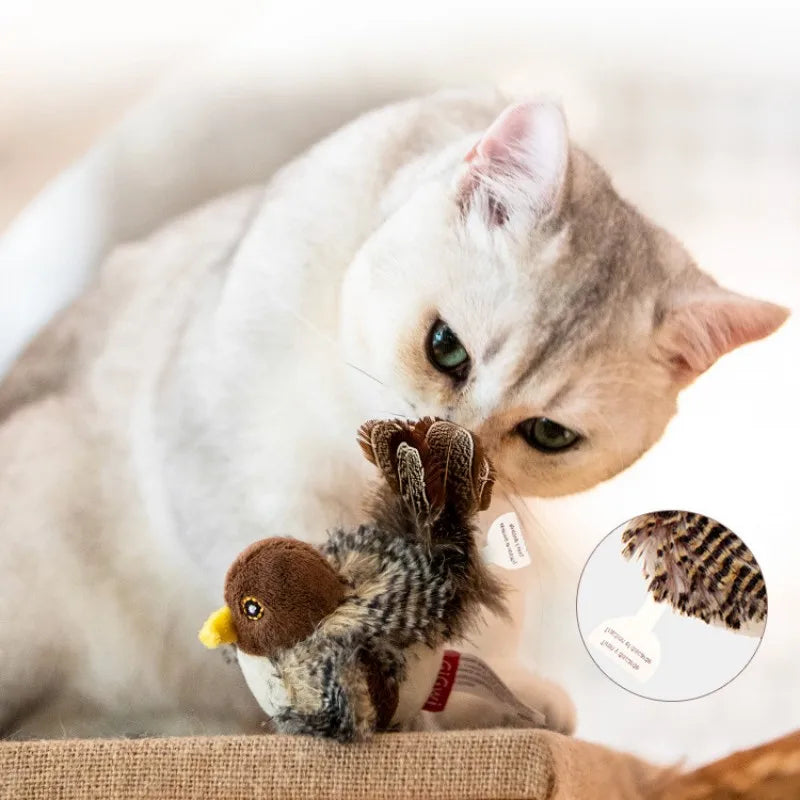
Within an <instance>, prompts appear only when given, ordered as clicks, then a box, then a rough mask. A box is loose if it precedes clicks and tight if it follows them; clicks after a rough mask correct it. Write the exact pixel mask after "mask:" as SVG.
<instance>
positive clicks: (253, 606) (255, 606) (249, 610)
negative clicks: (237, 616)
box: [242, 597, 264, 619]
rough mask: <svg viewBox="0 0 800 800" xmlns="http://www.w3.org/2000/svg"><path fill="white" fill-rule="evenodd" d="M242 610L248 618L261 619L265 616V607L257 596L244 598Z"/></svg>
mask: <svg viewBox="0 0 800 800" xmlns="http://www.w3.org/2000/svg"><path fill="white" fill-rule="evenodd" d="M242 611H243V612H244V615H245V616H246V617H247V618H248V619H261V617H263V616H264V607H263V606H262V605H261V603H260V602H259V601H258V600H256V598H255V597H243V598H242Z"/></svg>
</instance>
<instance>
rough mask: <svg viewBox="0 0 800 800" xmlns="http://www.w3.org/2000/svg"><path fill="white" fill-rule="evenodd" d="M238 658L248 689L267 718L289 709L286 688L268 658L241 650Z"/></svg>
mask: <svg viewBox="0 0 800 800" xmlns="http://www.w3.org/2000/svg"><path fill="white" fill-rule="evenodd" d="M238 658H239V666H240V667H241V668H242V674H243V675H244V679H245V681H247V686H248V688H249V689H250V691H251V692H252V693H253V697H255V699H256V700H257V701H258V704H259V705H260V706H261V708H263V709H264V712H265V713H266V714H267V715H268V716H270V717H274V716H275V715H276V714H278V713H280V712H281V711H283V710H284V709H286V708H288V707H289V695H288V694H287V693H286V687H285V686H284V685H283V681H282V680H281V679H280V677H279V676H278V673H277V671H276V669H275V665H274V664H273V663H272V661H271V660H270V659H269V658H266V657H265V656H253V655H250V654H249V653H245V652H243V651H242V650H239V651H238Z"/></svg>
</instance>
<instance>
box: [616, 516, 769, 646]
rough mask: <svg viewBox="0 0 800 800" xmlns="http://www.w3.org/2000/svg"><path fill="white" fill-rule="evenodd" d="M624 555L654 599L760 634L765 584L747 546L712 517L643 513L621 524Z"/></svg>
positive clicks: (713, 621) (683, 611) (708, 620)
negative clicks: (634, 561) (638, 565)
mask: <svg viewBox="0 0 800 800" xmlns="http://www.w3.org/2000/svg"><path fill="white" fill-rule="evenodd" d="M622 543H623V545H624V546H623V550H622V554H623V556H625V558H627V559H629V560H631V559H634V558H637V559H640V560H641V563H642V571H643V573H644V576H645V579H646V580H647V581H648V587H647V588H648V591H649V592H650V594H651V595H652V596H653V599H654V600H656V601H657V602H666V603H669V604H670V605H671V606H672V607H673V608H674V609H675V610H676V611H678V612H679V613H681V614H684V615H686V616H689V617H696V618H697V619H701V620H703V622H706V623H709V624H715V625H721V626H724V627H726V628H729V629H730V630H734V631H739V632H741V633H746V634H748V635H753V636H761V635H762V634H763V631H764V626H765V623H766V617H767V587H766V584H765V583H764V576H763V574H762V572H761V568H760V567H759V565H758V562H757V561H756V559H755V556H753V553H752V552H751V551H750V549H749V548H748V547H747V545H746V544H745V543H744V542H743V541H742V540H741V539H740V538H739V537H738V536H737V535H736V534H735V533H734V532H733V531H731V530H729V529H728V528H726V527H725V526H724V525H721V524H720V523H719V522H717V521H716V520H713V519H710V518H709V517H706V516H703V515H702V514H695V513H693V512H690V511H656V512H653V513H651V514H642V515H641V516H638V517H636V518H635V519H633V520H631V521H630V522H628V523H627V524H626V525H625V529H624V531H623V533H622Z"/></svg>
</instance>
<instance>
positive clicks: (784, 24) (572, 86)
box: [0, 0, 800, 761]
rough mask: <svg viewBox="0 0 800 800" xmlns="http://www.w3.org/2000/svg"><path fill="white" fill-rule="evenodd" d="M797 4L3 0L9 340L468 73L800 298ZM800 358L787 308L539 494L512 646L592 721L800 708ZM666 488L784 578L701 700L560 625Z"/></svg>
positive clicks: (698, 744) (759, 737)
mask: <svg viewBox="0 0 800 800" xmlns="http://www.w3.org/2000/svg"><path fill="white" fill-rule="evenodd" d="M795 14H796V12H795V11H794V10H793V9H792V8H791V7H788V6H779V5H773V6H770V5H768V4H764V3H761V4H754V3H750V4H741V5H736V4H724V5H723V4H722V3H705V4H703V3H681V2H672V3H669V4H666V3H645V2H639V3H617V4H603V5H602V7H600V6H596V5H594V4H591V5H590V4H577V3H565V2H557V3H556V2H550V3H527V4H525V6H524V7H523V6H522V5H521V4H520V5H519V6H518V5H515V4H508V3H504V2H493V3H491V4H490V3H489V2H488V0H485V2H483V3H481V4H475V3H473V4H470V3H463V2H462V3H455V2H450V1H449V0H447V2H443V1H442V0H427V2H419V1H418V0H410V1H408V2H402V3H393V4H378V3H374V2H372V3H368V2H364V1H363V0H362V1H360V2H354V1H353V0H339V1H338V2H336V3H328V4H322V3H319V4H309V3H304V2H291V3H280V4H278V3H274V4H265V3H256V2H252V0H228V2H226V3H225V4H222V3H212V2H210V0H192V1H191V2H190V1H189V0H137V2H136V3H133V2H115V3H109V2H107V1H106V2H100V1H99V0H72V2H70V3H69V4H67V3H64V2H63V0H2V2H0V236H2V233H3V230H4V229H5V230H8V231H9V232H10V234H11V235H10V236H9V237H7V239H6V242H5V251H4V250H3V241H2V239H0V312H2V313H0V346H5V349H6V351H7V352H8V353H11V352H12V351H14V350H15V349H18V346H19V345H20V344H21V342H22V340H23V339H24V338H26V337H28V336H30V335H32V333H33V332H34V329H35V327H36V325H38V324H41V322H43V321H44V320H45V318H46V315H47V314H49V313H52V311H54V310H55V309H56V308H58V307H60V306H61V305H63V303H64V302H66V300H68V299H69V297H71V296H74V293H75V292H76V291H77V290H78V289H79V288H80V285H82V284H83V283H85V281H86V280H88V279H89V275H90V273H91V269H92V268H93V267H94V265H96V262H97V261H98V260H99V258H100V257H101V256H102V254H103V252H105V251H106V250H107V249H108V247H110V246H111V245H112V244H113V243H114V242H115V241H118V240H120V239H126V238H130V237H132V236H138V235H140V234H143V233H146V232H147V231H148V230H150V229H151V228H152V227H154V226H155V225H157V224H158V223H159V222H161V221H162V220H164V219H166V218H167V217H169V216H170V215H171V214H173V213H175V212H178V211H181V210H183V209H185V208H188V207H190V206H191V205H193V204H195V203H197V202H200V201H202V200H203V199H205V198H207V197H209V196H211V195H213V194H215V193H218V192H221V191H223V190H225V189H228V188H232V187H234V186H237V185H240V184H243V183H247V182H251V181H255V180H260V179H263V178H264V177H266V176H267V175H268V174H269V173H270V172H271V171H272V170H273V169H274V168H275V167H276V166H278V165H279V164H280V163H283V161H285V160H286V159H287V158H289V157H291V156H292V155H293V154H294V153H296V152H297V151H298V150H299V149H301V148H302V147H304V146H305V145H306V144H308V143H310V142H311V141H313V140H314V139H316V138H318V137H319V136H321V135H323V134H324V133H325V132H326V131H327V130H330V129H332V128H333V127H336V126H338V125H339V124H341V123H342V122H344V121H345V120H347V119H348V118H350V117H351V116H353V115H354V114H355V113H357V112H359V111H360V110H363V109H365V108H368V107H370V106H371V105H377V104H379V103H381V102H384V101H386V100H388V99H391V98H393V97H398V96H403V95H406V94H411V93H419V92H422V91H427V90H430V89H434V88H438V87H440V86H452V85H465V84H471V83H496V84H499V85H501V86H502V87H504V88H506V89H508V90H510V91H513V92H517V93H520V94H528V95H537V94H545V95H548V96H551V97H556V98H560V99H561V100H562V102H563V104H564V107H565V110H566V113H567V117H568V119H569V122H570V126H571V130H572V135H573V138H574V140H575V141H576V142H577V143H579V144H580V145H582V146H584V147H585V149H587V150H588V151H589V152H590V153H592V154H593V155H594V156H595V157H596V158H597V159H598V160H599V161H600V163H601V164H603V166H604V167H606V169H607V170H608V171H609V172H610V174H611V175H612V178H613V180H614V182H615V184H616V185H617V187H618V189H619V190H620V192H621V193H622V194H623V195H625V196H627V197H628V198H629V199H631V200H632V201H634V202H635V203H636V204H637V205H638V206H639V207H640V208H641V209H642V210H643V211H645V212H646V213H647V214H648V215H650V216H652V217H653V218H654V219H656V220H657V221H658V222H659V223H660V224H662V225H664V226H665V227H666V228H668V229H669V230H670V231H672V232H673V233H675V234H677V235H678V236H679V237H680V238H681V239H683V241H684V242H685V243H686V244H687V246H688V248H689V249H690V251H691V252H692V253H693V254H694V255H695V257H696V258H697V260H698V262H699V264H700V265H701V266H702V267H703V268H704V269H706V270H707V271H708V272H710V273H711V274H712V275H714V276H715V277H716V278H718V279H719V280H720V281H721V282H724V283H725V284H726V285H728V286H729V287H730V288H733V289H736V290H738V291H740V292H743V293H748V294H753V295H756V296H759V297H763V298H765V299H771V300H774V301H777V302H781V303H783V304H785V305H788V306H789V307H791V308H793V309H794V310H795V315H796V314H797V313H798V312H799V311H800V277H799V275H800V270H798V264H797V260H798V253H800V225H799V224H798V223H800V180H799V179H800V48H798V45H797V40H796V39H797V36H796V33H797V30H798V24H797V19H796V18H795ZM77 159H81V160H80V161H79V162H77V163H78V166H77V167H73V168H71V170H70V172H68V173H66V174H65V175H64V176H63V177H61V178H58V180H57V181H56V183H55V184H54V183H51V181H52V179H53V178H54V177H55V176H57V175H58V174H59V173H60V172H61V170H63V169H65V168H67V167H69V166H70V165H71V164H74V163H76V160H77ZM45 187H47V188H45ZM43 189H44V192H43V193H42V190H43ZM34 198H38V199H37V200H36V201H35V203H34V205H33V206H29V207H28V210H27V211H26V212H25V213H24V214H22V215H21V216H18V215H20V214H21V212H22V210H23V209H24V208H25V207H26V206H27V204H28V203H30V202H31V201H32V200H33V199H34ZM84 212H85V213H84ZM106 216H108V220H106ZM13 220H16V222H14V223H13V224H12V221H13ZM98 220H106V221H105V222H104V225H105V227H103V226H102V225H100V224H99V222H98ZM64 276H66V277H64ZM62 278H63V282H62V283H60V281H62ZM3 293H5V296H6V299H7V302H6V303H5V305H3V303H2V297H1V296H2V294H3ZM12 296H13V302H12V299H11V298H12ZM39 297H41V298H45V300H44V301H42V303H40V304H39V305H37V304H36V298H39ZM14 315H16V317H14ZM12 317H14V319H15V320H16V321H15V323H14V324H15V326H16V327H13V330H12V326H10V325H6V322H7V321H8V320H10V319H12ZM4 325H5V326H6V327H5V328H4ZM4 337H5V338H4ZM0 356H2V354H1V353H0ZM799 356H800V336H799V335H798V323H797V320H796V319H795V318H793V319H791V320H790V321H789V323H787V325H785V326H784V327H783V328H782V329H781V330H780V331H779V332H778V333H777V334H776V335H775V336H774V337H771V338H770V339H768V340H766V341H764V342H762V343H758V344H754V345H752V346H749V347H747V348H744V349H742V350H741V351H740V352H737V353H735V354H733V355H731V356H728V357H726V358H725V359H724V360H723V361H722V362H721V363H720V364H719V365H717V366H716V367H715V368H714V369H713V370H711V372H710V373H709V374H708V375H705V376H703V377H702V378H701V379H700V380H698V381H697V383H696V384H695V385H694V386H692V387H691V388H690V389H689V390H687V392H686V393H685V395H684V397H683V400H682V408H681V412H680V414H679V416H678V418H677V419H676V420H675V422H674V423H673V424H672V425H671V426H670V428H669V430H668V432H667V434H666V436H665V437H664V439H663V440H662V441H661V442H660V443H659V444H658V445H657V446H656V447H655V448H654V449H653V450H652V451H651V452H650V453H648V454H647V455H646V456H645V458H643V459H642V460H641V461H640V462H639V463H638V464H636V465H635V466H634V467H633V468H631V469H630V470H628V471H626V472H625V473H624V474H623V475H621V476H619V477H618V478H616V479H614V480H612V481H610V482H608V483H606V484H604V485H602V486H600V487H598V488H597V489H596V490H593V491H591V492H587V493H584V494H583V495H580V496H577V497H573V498H564V499H560V500H553V501H547V502H541V501H539V502H535V503H533V504H532V505H531V511H532V513H533V515H534V517H535V519H536V522H535V523H534V524H533V527H534V528H535V529H536V532H535V535H536V537H538V538H539V539H540V540H542V541H543V542H547V543H548V544H549V545H550V546H551V547H552V548H553V549H554V550H556V551H558V553H559V559H560V561H561V564H562V567H563V575H562V576H561V577H560V581H559V582H556V581H554V580H552V579H551V578H550V577H548V576H547V575H545V574H544V572H543V571H540V572H538V573H537V581H538V591H537V592H532V593H531V599H530V602H529V605H530V606H532V607H533V611H532V616H531V619H530V620H529V621H528V622H529V624H528V637H527V640H526V644H525V646H524V647H523V656H524V657H525V659H526V662H527V663H528V664H529V665H531V666H533V667H535V668H537V669H540V670H541V671H543V672H544V673H545V674H548V675H549V676H550V677H553V678H555V679H556V680H561V681H563V682H564V683H566V684H567V686H568V688H569V689H570V691H571V692H572V693H573V695H574V696H575V698H576V701H577V703H578V709H579V720H580V722H579V733H581V734H582V735H584V736H587V737H589V738H593V739H598V740H601V741H604V742H606V743H608V744H611V745H617V746H619V747H624V748H626V749H635V750H637V751H638V752H641V753H643V754H644V755H648V756H650V757H653V758H676V757H679V756H689V758H690V760H692V761H701V760H704V759H706V758H712V757H715V756H719V755H722V754H724V753H726V752H729V751H730V750H731V749H732V748H734V747H742V746H747V745H750V744H755V743H757V742H760V741H763V740H765V739H766V738H768V737H770V736H775V735H778V734H779V733H782V732H784V731H785V730H788V729H789V727H794V726H796V724H797V722H798V720H800V690H799V689H798V685H797V681H798V679H797V674H798V661H797V659H798V658H799V657H800V656H799V655H798V649H799V648H798V635H797V633H796V631H797V626H796V608H797V606H798V603H800V597H798V590H797V588H796V587H797V581H796V577H795V575H796V569H795V566H796V564H797V563H800V536H798V533H799V532H800V531H798V527H800V526H799V525H798V521H797V512H796V503H795V500H794V495H795V493H796V491H797V476H798V470H797V466H796V458H797V453H798V451H800V422H798V414H797V409H798V407H800V370H798V363H800V362H799V360H798V357H799ZM2 369H3V363H2V358H0V371H2ZM656 508H686V509H691V510H695V511H700V512H703V513H706V514H708V515H710V516H712V517H714V518H716V519H718V520H720V521H721V522H723V523H724V524H726V525H727V526H729V527H731V528H733V529H734V530H735V531H736V532H737V533H739V535H740V536H742V537H743V538H744V539H745V540H746V542H747V543H748V545H749V546H750V547H751V549H752V550H753V551H754V553H755V555H756V557H757V558H758V560H759V562H760V563H761V565H762V568H763V569H764V572H765V575H766V576H767V583H768V587H769V592H770V594H769V597H770V617H769V625H768V628H767V634H766V636H765V639H764V644H763V646H762V648H761V651H760V652H759V654H758V655H757V656H756V658H755V660H754V662H753V664H752V665H751V666H750V667H749V668H748V669H747V670H746V671H745V672H744V673H743V675H742V676H741V677H740V678H738V679H737V680H736V681H734V683H733V684H731V686H730V687H728V688H726V689H725V690H723V691H721V692H718V693H717V694H715V695H712V696H710V697H709V698H704V699H703V700H699V701H696V702H694V703H692V704H659V703H652V702H649V701H644V700H641V699H639V698H636V697H633V696H631V695H628V694H627V693H625V692H623V691H622V690H620V689H618V687H615V686H612V685H611V684H610V683H609V682H608V681H607V679H605V678H604V677H602V676H601V675H600V674H599V672H598V671H597V670H596V668H595V667H594V666H593V665H592V664H591V663H590V661H589V658H588V656H587V655H586V654H585V653H584V652H583V651H582V648H581V646H580V643H579V640H578V639H577V634H576V631H575V630H574V627H575V626H574V625H573V624H572V619H573V617H574V588H575V585H576V582H577V575H578V573H579V572H580V568H581V567H582V565H583V563H584V562H585V559H586V558H587V557H588V555H589V553H590V552H591V550H592V548H593V547H594V546H595V544H596V543H597V542H598V541H599V539H600V538H601V536H602V535H604V534H605V533H607V532H608V531H610V530H611V529H613V528H615V527H616V526H617V525H618V524H620V523H621V522H622V521H624V520H626V519H628V518H630V517H632V516H635V515H636V514H639V513H642V512H644V511H649V510H653V509H656ZM520 588H521V589H523V590H524V587H520ZM548 616H549V617H552V619H554V620H556V621H557V624H556V625H553V624H548ZM556 629H558V631H556V632H555V633H554V631H555V630H556ZM654 731H657V734H654Z"/></svg>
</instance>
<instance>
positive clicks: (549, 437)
mask: <svg viewBox="0 0 800 800" xmlns="http://www.w3.org/2000/svg"><path fill="white" fill-rule="evenodd" d="M517 431H518V432H519V434H520V436H522V438H523V439H525V441H526V442H527V443H528V444H529V445H531V447H535V448H536V449H537V450H541V451H542V452H544V453H557V452H559V451H560V450H566V449H567V448H568V447H572V445H574V444H575V443H576V442H577V441H578V440H579V439H580V438H581V437H580V434H579V433H576V432H575V431H573V430H570V429H569V428H565V427H564V426H563V425H561V424H560V423H558V422H555V421H554V420H552V419H548V418H547V417H531V419H526V420H525V421H524V422H520V424H519V425H517Z"/></svg>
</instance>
